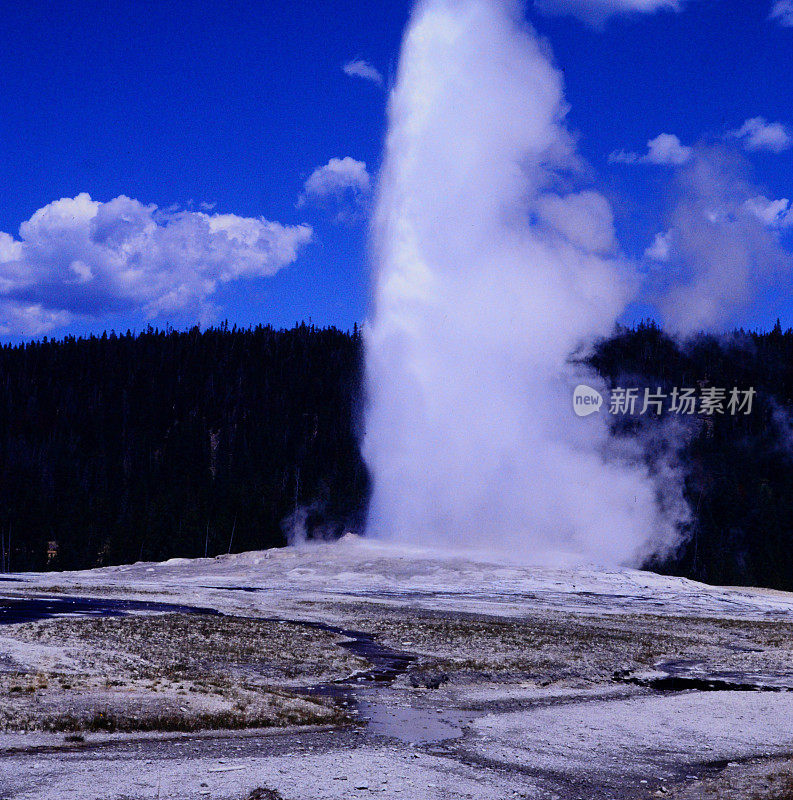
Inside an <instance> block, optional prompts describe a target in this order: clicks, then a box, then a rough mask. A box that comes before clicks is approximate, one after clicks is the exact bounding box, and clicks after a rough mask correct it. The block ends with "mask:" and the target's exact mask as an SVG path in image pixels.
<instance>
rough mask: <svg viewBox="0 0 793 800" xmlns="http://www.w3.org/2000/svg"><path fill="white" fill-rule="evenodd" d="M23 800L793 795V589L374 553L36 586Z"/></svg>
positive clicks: (156, 570) (347, 548)
mask: <svg viewBox="0 0 793 800" xmlns="http://www.w3.org/2000/svg"><path fill="white" fill-rule="evenodd" d="M19 577H21V578H23V580H22V581H19V582H9V583H8V584H4V585H3V593H4V594H5V595H6V596H7V597H13V596H16V597H36V596H39V595H44V594H47V595H51V596H53V597H69V596H72V595H79V596H83V597H107V598H111V597H115V598H136V599H140V600H146V601H149V600H156V601H158V602H169V601H170V602H173V603H179V604H181V605H195V606H200V607H202V608H204V609H207V608H208V609H215V610H216V611H218V612H221V613H222V616H221V615H213V614H206V613H198V614H196V613H186V612H185V610H184V609H182V610H179V611H178V612H171V613H159V614H141V613H135V614H130V615H128V616H110V617H97V616H95V615H91V616H76V615H69V616H66V617H64V616H60V617H56V618H53V619H41V620H38V621H34V622H23V623H19V622H17V623H12V624H0V700H2V702H1V703H0V726H2V730H3V732H2V733H0V798H9V799H10V798H53V800H54V798H58V800H63V799H64V798H75V799H77V798H80V800H82V799H83V798H85V799H86V800H122V798H124V800H144V798H146V799H148V798H180V800H182V799H183V798H187V799H190V798H196V799H198V798H212V799H215V798H216V799H217V800H236V799H237V798H239V800H247V799H248V798H269V800H273V798H278V797H280V798H282V799H283V800H320V799H325V798H327V800H331V798H333V799H336V798H350V797H369V796H378V797H384V798H416V800H419V799H420V800H424V798H428V799H430V800H431V799H433V798H444V799H445V798H449V799H450V800H451V798H494V799H495V798H498V800H502V799H503V798H509V797H525V798H559V799H560V800H572V799H573V798H582V799H583V800H600V799H601V798H602V799H603V800H608V799H609V798H614V800H632V799H634V798H649V797H674V798H678V799H679V800H694V798H714V800H715V798H721V800H730V798H735V799H736V800H737V799H738V798H740V799H741V800H744V798H745V799H746V800H752V799H753V798H758V800H774V799H775V800H789V798H791V797H793V794H792V793H791V792H792V790H793V762H792V761H791V758H790V754H792V753H793V723H791V720H793V691H788V689H793V666H791V664H792V663H793V662H791V657H790V656H791V652H792V651H793V597H791V596H789V595H785V594H782V593H773V592H762V591H753V590H731V589H719V588H714V587H706V586H702V585H700V584H694V583H690V582H687V581H682V580H680V579H670V578H662V577H660V576H654V575H650V574H648V573H639V572H631V571H625V572H619V571H612V572H603V571H598V570H577V571H570V570H541V569H531V568H525V567H520V566H518V565H504V564H492V563H488V562H487V561H486V560H484V559H478V560H477V559H460V558H456V559H453V558H448V557H444V556H442V555H439V554H433V553H421V552H405V551H401V550H397V549H390V548H386V547H383V546H376V545H372V544H370V543H365V542H359V541H355V540H348V541H346V542H342V543H340V544H338V545H323V546H317V547H311V548H304V549H297V550H294V549H290V550H285V551H277V552H270V553H253V554H243V555H240V556H231V557H223V558H220V559H207V560H200V561H196V562H183V561H177V562H169V563H166V564H161V565H151V564H141V565H133V566H130V567H121V568H108V569H105V570H95V571H92V572H87V573H71V574H67V573H62V574H57V575H55V574H49V575H27V576H19Z"/></svg>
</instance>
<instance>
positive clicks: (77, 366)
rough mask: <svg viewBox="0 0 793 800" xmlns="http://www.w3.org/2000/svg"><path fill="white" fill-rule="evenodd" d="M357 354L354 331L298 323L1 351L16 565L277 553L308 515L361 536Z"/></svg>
mask: <svg viewBox="0 0 793 800" xmlns="http://www.w3.org/2000/svg"><path fill="white" fill-rule="evenodd" d="M360 352H361V342H360V337H359V335H358V331H357V330H355V331H354V332H353V333H352V334H348V333H344V332H341V331H338V330H335V329H333V328H330V329H325V330H319V329H316V328H314V327H311V326H307V325H300V326H298V327H296V328H294V329H292V330H287V331H278V330H274V329H272V328H269V327H257V328H255V329H249V330H237V329H228V328H227V327H226V326H222V327H219V328H214V329H209V330H206V331H203V332H201V331H199V330H198V329H194V330H191V331H188V332H177V331H173V330H169V331H157V330H151V329H150V330H149V331H147V332H145V333H143V334H141V335H138V336H135V335H132V334H127V335H122V336H116V335H112V334H111V335H104V336H102V337H99V338H98V337H92V338H87V339H75V338H67V339H64V340H63V341H41V342H34V343H31V344H26V345H22V346H6V347H4V348H2V350H0V532H1V533H2V538H3V539H4V541H5V548H3V549H4V550H5V552H6V553H9V551H10V553H9V555H10V566H11V569H12V570H40V569H43V568H45V567H47V566H49V567H50V568H53V569H73V568H81V567H91V566H97V565H105V564H117V563H125V562H134V561H138V560H162V559H166V558H170V557H173V556H187V557H192V556H203V555H204V554H205V553H207V554H208V555H217V554H219V553H225V552H228V551H229V550H232V551H243V550H250V549H258V548H263V547H274V546H278V545H282V544H284V543H285V541H286V540H285V531H284V526H285V524H287V520H288V518H289V517H290V515H292V514H293V513H294V512H295V509H302V508H308V509H309V514H308V518H307V520H306V525H307V527H308V528H309V530H314V531H316V530H318V529H319V528H320V526H321V528H322V530H323V531H324V532H325V533H326V534H327V535H333V534H335V533H340V532H342V531H343V529H344V528H345V526H351V527H356V526H357V527H360V525H361V510H362V508H363V505H364V503H363V498H365V497H366V493H367V478H366V473H365V470H364V468H363V466H362V463H361V460H360V456H359V453H358V445H357V439H356V425H357V419H358V414H359V406H358V398H359V397H360V396H361V391H360V370H359V366H360V363H361V357H360ZM9 541H10V547H9ZM50 542H56V543H57V555H55V554H54V553H53V551H52V548H50ZM48 551H49V554H48ZM3 561H4V566H5V567H6V568H7V567H8V556H4V558H3Z"/></svg>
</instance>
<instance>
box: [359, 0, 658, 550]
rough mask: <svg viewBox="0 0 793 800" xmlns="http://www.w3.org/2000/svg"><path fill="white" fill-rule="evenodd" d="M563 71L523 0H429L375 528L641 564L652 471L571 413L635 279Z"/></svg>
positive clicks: (391, 301) (411, 60) (383, 394)
mask: <svg viewBox="0 0 793 800" xmlns="http://www.w3.org/2000/svg"><path fill="white" fill-rule="evenodd" d="M565 112H566V105H565V101H564V96H563V85H562V76H561V74H560V72H559V71H558V70H557V69H556V68H555V67H554V66H553V64H552V62H551V58H550V56H549V52H548V49H547V47H546V45H545V44H544V43H543V42H542V41H540V40H539V39H538V37H537V36H536V34H535V33H534V32H533V31H532V30H531V29H530V28H529V27H528V26H527V24H526V23H525V22H524V21H523V18H522V9H521V7H520V4H519V3H517V2H510V1H509V0H425V2H420V3H419V4H418V5H417V7H416V8H415V9H414V12H413V16H412V20H411V23H410V25H409V27H408V30H407V32H406V34H405V39H404V42H403V46H402V53H401V56H400V63H399V70H398V76H397V81H396V86H395V88H394V90H393V91H392V94H391V97H390V101H389V129H388V136H387V141H386V152H385V161H384V165H383V169H382V173H381V177H380V185H379V195H378V198H377V206H376V211H375V218H374V223H373V249H374V259H375V264H376V266H375V273H374V279H373V310H372V316H371V319H370V322H369V324H368V325H367V327H366V331H365V336H366V359H367V362H366V364H367V392H368V408H367V413H366V433H365V436H364V442H363V449H364V457H365V458H366V461H367V463H368V465H369V468H370V470H371V474H372V478H373V496H372V499H371V505H370V510H369V521H368V530H369V532H370V533H371V534H374V535H381V536H388V537H392V538H396V539H400V540H407V541H408V542H413V543H416V544H421V545H435V546H440V547H452V548H455V549H457V548H460V547H467V548H476V549H484V550H493V549H495V550H500V551H502V552H504V553H507V554H512V555H514V556H516V557H518V558H521V559H523V560H526V561H531V562H536V563H543V562H544V563H548V562H551V561H553V562H556V561H558V559H559V558H560V557H563V558H566V560H568V561H569V559H570V558H573V559H575V560H577V561H596V562H598V563H601V564H618V563H637V561H638V560H639V559H640V558H641V557H642V556H644V555H647V554H648V553H649V552H650V551H653V550H657V549H658V547H659V546H663V543H664V542H669V541H670V537H672V536H673V526H672V525H671V524H670V523H669V522H667V521H665V520H664V519H662V517H661V515H660V513H659V511H658V509H657V505H656V501H655V489H654V486H653V483H652V481H651V480H650V478H649V477H648V476H647V474H646V472H644V471H643V470H642V469H641V468H639V467H636V466H631V465H630V464H628V463H627V462H626V461H625V460H624V459H623V460H619V459H616V458H613V457H612V458H609V459H608V460H606V459H605V458H604V449H605V448H606V447H607V444H606V443H607V438H608V437H607V433H606V425H605V421H604V418H605V415H604V414H603V413H602V412H601V414H600V415H593V417H592V418H590V419H588V420H579V419H577V418H576V417H575V416H574V415H573V412H572V401H571V397H572V386H571V381H573V380H574V378H575V376H574V375H573V370H572V367H570V366H569V364H568V357H569V355H570V354H571V353H572V352H573V351H574V350H575V349H576V348H578V347H579V346H581V344H582V343H586V342H591V341H592V340H593V339H594V338H595V337H597V336H599V335H606V334H608V333H609V332H610V331H611V329H612V327H613V324H614V321H615V319H616V318H617V316H618V315H619V313H620V312H621V310H622V309H623V308H624V306H625V303H626V302H627V301H628V299H629V298H630V295H631V292H632V282H631V280H630V276H629V274H628V271H627V269H626V268H625V266H624V264H623V263H622V262H621V261H620V260H619V257H618V255H617V249H616V244H615V239H614V231H613V219H612V213H611V209H610V207H609V204H608V203H607V201H606V200H605V199H604V198H603V197H602V196H601V195H599V194H598V193H596V192H593V191H572V190H571V189H570V185H571V182H572V181H573V180H574V179H575V178H576V177H577V176H578V177H580V175H581V173H582V172H583V169H582V164H581V162H580V160H579V159H578V158H577V157H576V154H575V147H574V142H573V139H572V137H571V135H570V134H569V132H568V131H567V130H566V128H565V126H564V117H565Z"/></svg>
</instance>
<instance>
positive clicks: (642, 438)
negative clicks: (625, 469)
mask: <svg viewBox="0 0 793 800" xmlns="http://www.w3.org/2000/svg"><path fill="white" fill-rule="evenodd" d="M588 361H589V364H590V366H591V367H592V368H594V369H595V370H596V371H597V372H599V373H600V375H601V376H602V377H603V378H604V379H605V381H606V382H607V384H609V385H610V386H611V387H612V388H613V387H616V386H636V387H644V386H647V387H651V388H652V389H653V390H655V389H656V388H657V387H661V388H663V389H664V390H665V391H671V390H672V389H673V388H674V387H685V386H700V387H701V386H706V385H713V386H723V387H726V388H731V387H733V386H741V387H744V388H746V387H754V388H755V389H756V390H757V396H756V399H755V402H754V408H753V412H752V414H750V415H730V414H723V415H719V414H715V415H713V416H712V417H707V418H704V417H702V416H700V415H696V416H691V417H689V418H686V419H683V420H674V423H675V424H674V425H670V424H669V423H670V419H669V417H668V415H665V414H664V415H661V416H660V417H658V416H655V415H652V414H648V415H643V416H633V417H619V418H618V417H615V418H614V419H613V421H612V425H613V433H614V436H627V437H635V438H636V439H637V441H638V442H639V443H640V444H641V446H642V448H643V453H644V457H645V458H646V459H647V462H648V464H649V465H650V466H651V467H652V465H653V464H654V463H655V462H656V461H657V460H658V459H660V458H662V457H663V458H667V459H668V458H669V457H670V455H671V456H672V457H673V460H674V461H675V462H677V463H678V464H679V468H680V469H681V471H682V474H683V476H684V486H685V498H686V500H687V502H688V504H689V506H690V508H691V509H692V518H691V521H690V523H688V524H687V527H686V530H685V532H684V533H685V537H684V544H683V545H682V546H681V548H680V550H679V551H678V552H677V553H675V554H674V555H673V556H671V557H670V558H668V559H666V560H665V561H663V562H654V563H652V564H649V565H648V566H650V567H651V568H653V569H656V570H658V571H663V572H670V573H674V574H681V575H685V576H688V577H693V578H697V579H700V580H704V581H708V582H710V583H720V584H755V585H765V586H770V587H775V588H787V589H793V548H791V543H793V447H792V446H791V443H793V438H791V434H792V433H793V428H792V427H791V414H793V331H791V330H788V331H787V332H783V331H782V329H781V327H780V326H779V325H777V327H776V328H775V329H774V330H773V331H771V332H769V333H763V334H761V333H751V332H744V331H738V332H736V333H735V334H733V335H730V336H728V337H720V338H717V337H712V336H704V335H701V336H696V337H693V338H691V339H689V340H688V341H686V342H680V341H677V340H675V339H672V338H671V337H669V336H667V335H666V334H665V333H664V332H663V331H662V330H660V329H659V328H658V327H657V326H655V325H654V324H652V323H647V324H643V325H640V326H638V327H636V328H632V329H618V330H617V331H616V332H615V333H614V335H613V336H612V337H610V338H608V339H606V340H604V341H602V342H599V343H598V344H597V346H596V348H595V350H594V353H593V354H592V355H591V356H590V357H589V359H588ZM361 380H362V344H361V337H360V335H359V332H358V330H357V329H355V330H353V332H352V333H347V332H343V331H339V330H336V329H334V328H328V329H319V328H315V327H313V326H308V325H299V326H297V327H295V328H293V329H291V330H275V329H273V328H270V327H264V326H260V327H257V328H253V329H237V328H232V329H230V328H228V327H227V326H225V325H223V326H220V327H218V328H212V329H209V330H205V331H200V330H198V329H193V330H190V331H174V330H166V331H158V330H154V329H149V330H148V331H146V332H144V333H142V334H139V335H133V334H129V333H128V334H126V335H115V334H106V335H103V336H101V337H90V338H80V339H77V338H72V337H69V338H66V339H63V340H59V341H47V340H43V341H39V342H33V343H29V344H24V345H6V346H4V347H2V349H0V540H2V541H1V544H2V546H0V567H2V568H3V569H4V570H6V571H8V570H9V569H11V570H15V571H22V570H41V569H74V568H85V567H93V566H98V565H107V564H117V563H125V562H133V561H138V560H163V559H166V558H171V557H175V556H184V557H195V556H204V555H205V554H207V555H210V556H214V555H218V554H220V553H226V552H229V551H232V552H237V551H243V550H250V549H259V548H264V547H273V546H279V545H283V544H285V543H286V536H287V533H286V532H287V530H288V529H290V527H291V526H292V525H293V524H294V522H295V514H296V512H297V516H298V518H299V521H300V524H301V526H302V527H304V529H305V531H306V533H307V535H308V536H310V537H315V536H337V535H340V534H341V533H343V532H344V531H345V530H356V531H360V530H361V528H362V526H363V521H364V515H365V509H366V501H367V495H368V485H369V484H368V477H367V474H366V469H365V467H364V465H363V463H362V461H361V457H360V452H359V448H358V434H359V432H360V418H361V403H362V386H361ZM659 491H660V493H661V494H663V492H664V487H663V486H662V485H661V486H659Z"/></svg>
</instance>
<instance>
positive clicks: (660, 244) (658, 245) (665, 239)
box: [644, 231, 672, 262]
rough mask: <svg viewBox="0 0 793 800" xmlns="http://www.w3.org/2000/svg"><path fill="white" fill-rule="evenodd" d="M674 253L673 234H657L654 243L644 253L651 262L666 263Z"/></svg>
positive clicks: (668, 232) (669, 232)
mask: <svg viewBox="0 0 793 800" xmlns="http://www.w3.org/2000/svg"><path fill="white" fill-rule="evenodd" d="M671 253H672V232H671V231H666V232H665V233H657V234H656V235H655V239H653V243H652V244H651V245H650V246H649V247H648V248H647V249H646V250H645V251H644V257H645V258H647V259H649V260H650V261H659V262H666V261H669V257H670V255H671Z"/></svg>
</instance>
